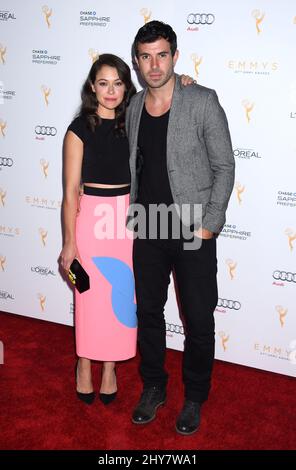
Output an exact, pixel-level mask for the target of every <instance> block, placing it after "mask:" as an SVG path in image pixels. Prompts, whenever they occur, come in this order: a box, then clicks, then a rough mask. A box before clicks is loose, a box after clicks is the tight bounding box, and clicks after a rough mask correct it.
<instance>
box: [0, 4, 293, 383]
mask: <svg viewBox="0 0 296 470" xmlns="http://www.w3.org/2000/svg"><path fill="white" fill-rule="evenodd" d="M47 2H48V3H47ZM152 19H158V20H162V21H164V22H167V23H169V24H171V25H172V26H173V28H174V29H175V31H176V33H177V35H178V48H179V50H180V58H179V61H178V63H177V66H176V71H177V72H178V73H186V74H189V75H191V76H192V77H194V78H195V79H196V80H197V81H198V83H200V84H201V85H204V86H207V87H210V88H214V89H215V90H216V91H217V93H218V96H219V99H220V102H221V104H222V106H223V107H224V109H225V111H226V113H227V116H228V120H229V126H230V130H231V135H232V140H233V149H234V156H235V160H236V181H235V187H234V190H233V194H232V196H231V200H230V204H229V208H228V213H227V224H226V225H225V227H224V230H223V231H222V233H221V235H220V237H219V239H218V280H219V301H218V304H217V307H216V311H215V319H216V358H218V359H221V360H224V361H230V362H234V363H239V364H245V365H248V366H251V367H256V368H258V369H265V370H269V371H274V372H279V373H282V374H286V375H291V376H295V375H296V374H295V372H296V302H295V301H296V216H295V213H296V178H295V174H296V173H295V170H296V164H295V161H296V140H295V135H296V62H295V44H296V3H295V2H294V1H292V0H282V1H281V2H280V4H279V2H278V1H277V0H252V1H250V0H245V1H244V2H237V1H236V0H206V1H205V0H204V1H201V2H196V1H190V0H188V1H186V2H180V1H177V0H164V1H161V2H160V1H159V0H156V1H148V0H147V1H145V0H143V1H139V0H130V1H128V2H121V1H119V0H114V1H113V2H107V3H106V2H101V1H99V0H86V1H84V2H81V1H78V0H64V1H63V2H61V1H58V0H44V1H37V0H27V1H26V2H23V1H21V0H2V1H1V5H0V103H1V105H0V146H1V147H0V310H2V311H7V312H12V313H15V314H20V315H25V316H29V317H34V318H38V319H43V320H46V321H52V322H57V323H62V324H68V325H72V324H73V311H74V305H73V292H72V290H71V289H70V288H69V286H68V284H67V282H66V280H65V279H64V278H63V277H62V275H61V272H60V270H59V265H58V256H59V253H60V250H61V245H62V236H61V201H62V144H63V138H64V135H65V131H66V129H67V126H68V125H69V123H70V122H71V120H72V118H73V116H74V115H75V113H76V111H77V107H78V106H79V103H80V90H81V85H82V83H83V81H84V79H85V78H86V76H87V73H88V70H89V68H90V66H91V64H92V62H93V61H94V60H95V59H96V58H97V57H98V55H99V54H101V53H104V52H112V53H114V54H117V55H119V56H120V57H122V58H123V59H124V60H125V61H126V62H127V63H129V64H130V66H132V61H131V44H132V42H133V39H134V35H135V33H136V32H137V30H138V28H139V27H141V26H142V25H143V24H144V23H145V22H147V21H150V20H152ZM133 79H134V82H135V84H136V86H137V88H138V89H139V90H140V88H141V87H140V85H139V84H138V82H137V78H136V75H135V73H134V72H133ZM173 284H174V283H173V281H172V282H171V285H170V292H169V294H170V295H169V299H168V302H167V306H166V322H167V345H168V347H170V348H174V349H179V350H182V348H183V343H184V330H183V325H182V322H181V320H180V317H179V311H178V308H177V304H176V297H175V293H174V285H173ZM0 340H1V338H0ZM4 348H5V344H4Z"/></svg>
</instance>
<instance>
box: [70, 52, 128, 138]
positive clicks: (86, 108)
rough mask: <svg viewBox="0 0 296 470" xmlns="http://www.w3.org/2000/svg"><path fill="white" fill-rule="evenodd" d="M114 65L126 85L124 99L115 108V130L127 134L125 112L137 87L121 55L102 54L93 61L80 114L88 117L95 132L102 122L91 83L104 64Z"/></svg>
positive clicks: (84, 89) (83, 93)
mask: <svg viewBox="0 0 296 470" xmlns="http://www.w3.org/2000/svg"><path fill="white" fill-rule="evenodd" d="M104 65H108V66H109V67H114V68H115V69H116V70H117V72H118V76H119V78H120V80H122V82H123V83H124V85H125V92H124V96H123V100H122V102H121V103H120V105H119V106H118V107H117V108H116V109H115V120H116V121H115V132H116V134H117V135H125V128H124V123H125V112H126V107H127V106H128V104H129V102H130V99H131V97H132V96H133V95H134V94H135V93H136V89H135V87H134V84H133V82H132V80H131V71H130V68H129V66H128V65H127V64H126V63H125V62H124V61H123V60H122V59H120V57H117V56H116V55H113V54H102V55H100V56H99V58H98V59H97V60H96V61H95V62H94V63H93V65H92V67H91V69H90V71H89V74H88V77H87V79H86V80H85V82H84V85H83V87H82V91H81V100H82V103H81V107H80V110H79V113H78V115H79V116H83V117H84V118H86V120H87V123H88V126H89V127H90V129H91V130H92V131H93V132H94V131H95V128H96V127H97V126H99V125H100V124H101V118H100V116H98V114H97V110H98V100H97V97H96V94H95V93H94V92H93V91H92V87H91V85H92V84H93V85H94V83H95V81H96V76H97V73H98V71H99V70H100V69H101V68H102V67H103V66H104Z"/></svg>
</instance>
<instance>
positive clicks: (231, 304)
mask: <svg viewBox="0 0 296 470" xmlns="http://www.w3.org/2000/svg"><path fill="white" fill-rule="evenodd" d="M241 306H242V305H241V303H240V302H239V301H238V300H228V299H220V298H219V299H218V303H217V307H224V308H230V309H231V310H239V309H240V308H241Z"/></svg>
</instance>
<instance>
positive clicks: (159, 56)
mask: <svg viewBox="0 0 296 470" xmlns="http://www.w3.org/2000/svg"><path fill="white" fill-rule="evenodd" d="M134 52H135V59H136V63H137V65H138V68H139V71H140V74H141V76H142V78H143V80H144V81H145V82H146V85H147V88H146V89H145V90H143V91H141V92H140V93H138V94H137V95H135V96H134V97H133V99H132V101H131V104H130V106H129V108H128V113H127V131H128V137H129V142H130V151H131V157H130V167H131V176H132V182H131V204H133V203H135V202H136V203H140V204H142V205H143V206H144V208H145V209H147V210H148V209H149V206H151V204H165V205H166V206H168V207H169V206H170V205H171V204H176V205H177V207H179V208H181V207H182V206H183V205H189V204H190V207H192V206H194V205H198V204H202V226H201V225H200V224H199V223H198V220H197V218H195V216H194V215H192V216H191V215H190V216H189V220H188V217H187V221H185V219H186V217H185V219H184V221H183V220H182V222H184V224H185V225H187V226H189V227H190V228H191V229H192V230H194V237H193V238H194V240H193V241H196V240H200V241H201V242H202V243H201V246H200V247H199V249H193V250H192V249H191V250H188V249H185V246H184V245H185V243H184V237H182V236H181V237H180V238H179V239H176V238H174V237H173V236H172V224H171V225H170V226H169V227H170V230H169V234H168V237H167V239H163V237H161V236H160V235H159V232H157V235H156V236H155V234H154V236H153V237H151V236H150V238H149V234H150V232H149V229H148V231H147V233H148V238H144V237H142V238H140V237H138V238H136V239H135V241H134V254H133V256H134V273H135V283H136V296H137V305H138V307H137V315H138V326H139V343H140V350H141V365H140V373H141V376H142V379H143V383H144V389H143V393H142V395H141V398H140V401H139V403H138V405H137V407H136V408H135V410H134V412H133V416H132V421H133V423H135V424H146V423H148V422H150V421H152V420H153V419H154V418H155V416H156V410H157V408H158V407H159V406H160V405H163V404H164V403H165V400H166V385H167V373H166V372H165V369H164V362H165V348H166V327H165V320H164V306H165V303H166V300H167V290H168V285H169V282H170V274H171V272H172V270H174V273H175V278H176V283H177V287H178V293H179V297H180V302H181V308H182V313H183V315H184V318H185V323H186V325H185V326H186V340H185V347H184V356H183V382H184V387H185V400H184V404H183V408H182V410H181V412H180V414H179V416H178V418H177V422H176V430H177V432H179V433H180V434H184V435H188V434H192V433H193V432H195V431H196V430H197V429H198V426H199V422H200V407H201V404H202V403H203V402H204V401H205V400H206V399H207V397H208V393H209V389H210V381H211V372H212V366H213V359H214V316H213V312H214V309H215V307H216V304H217V300H218V295H217V282H216V273H217V260H216V235H217V234H218V233H219V232H220V231H221V229H222V227H223V224H224V223H225V211H226V208H227V205H228V201H229V198H230V195H231V192H232V188H233V182H234V159H233V154H232V147H231V140H230V135H229V130H228V124H227V119H226V116H225V113H224V111H223V109H222V108H221V106H220V104H219V102H218V98H217V95H216V93H215V92H214V91H213V90H210V89H208V88H205V87H202V86H199V85H194V84H193V85H191V86H187V87H183V86H182V84H181V82H180V78H179V76H178V75H176V74H175V73H174V66H175V64H176V62H177V59H178V51H177V38H176V34H175V33H174V31H173V30H172V28H171V27H170V26H169V25H166V24H164V23H162V22H159V21H151V22H149V23H147V24H146V25H145V26H143V27H142V28H140V30H139V31H138V33H137V35H136V37H135V41H134ZM179 214H180V216H181V212H179ZM190 214H191V213H190ZM190 217H191V218H190ZM149 224H150V226H151V221H149V220H148V225H149Z"/></svg>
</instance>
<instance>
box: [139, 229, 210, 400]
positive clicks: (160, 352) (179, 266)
mask: <svg viewBox="0 0 296 470" xmlns="http://www.w3.org/2000/svg"><path fill="white" fill-rule="evenodd" d="M133 261H134V273H135V282H136V296H137V305H138V307H137V315H138V326H139V343H140V351H141V365H140V373H141V376H142V379H143V382H144V388H145V387H149V386H159V387H165V386H166V384H167V379H168V375H167V373H166V372H165V369H164V362H165V350H166V326H165V319H164V306H165V303H166V300H167V291H168V285H169V282H170V273H171V271H172V270H174V273H175V278H176V281H177V287H178V295H179V300H180V303H181V310H182V314H183V315H184V319H185V331H186V334H185V337H186V339H185V347H184V356H183V382H184V385H185V397H186V398H187V399H189V400H192V401H198V402H200V403H202V402H203V401H205V400H206V399H207V397H208V393H209V390H210V382H211V372H212V367H213V360H214V344H215V332H214V328H215V326H214V315H213V312H214V309H215V307H216V305H217V301H218V293H217V281H216V274H217V259H216V239H215V238H212V239H210V240H203V242H202V246H201V247H200V249H198V250H188V251H187V250H183V240H182V239H180V240H173V239H169V240H159V239H158V240H148V239H136V240H135V241H134V251H133Z"/></svg>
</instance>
